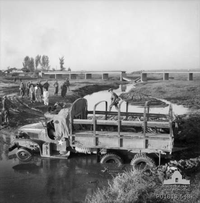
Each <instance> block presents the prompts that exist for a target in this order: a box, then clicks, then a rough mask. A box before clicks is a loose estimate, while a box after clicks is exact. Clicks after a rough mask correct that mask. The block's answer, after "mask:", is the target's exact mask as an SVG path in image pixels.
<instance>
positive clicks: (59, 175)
mask: <svg viewBox="0 0 200 203" xmlns="http://www.w3.org/2000/svg"><path fill="white" fill-rule="evenodd" d="M10 139H11V138H10V135H7V136H6V135H3V134H2V133H1V132H0V203H13V202H15V203H18V202H19V203H40V202H41V203H58V202H59V203H62V202H65V203H68V202H69V203H78V202H83V201H84V199H85V197H86V195H87V194H92V193H93V191H95V189H96V188H97V187H103V186H104V185H106V184H107V180H109V179H111V175H110V174H109V173H105V172H104V170H103V169H104V168H103V166H102V165H100V164H99V163H97V160H96V156H95V155H77V154H76V155H74V156H72V157H71V158H70V159H68V160H58V159H41V158H39V157H34V159H33V160H31V161H30V162H27V163H23V162H20V161H19V160H18V159H17V158H16V157H9V156H8V147H9V144H10Z"/></svg>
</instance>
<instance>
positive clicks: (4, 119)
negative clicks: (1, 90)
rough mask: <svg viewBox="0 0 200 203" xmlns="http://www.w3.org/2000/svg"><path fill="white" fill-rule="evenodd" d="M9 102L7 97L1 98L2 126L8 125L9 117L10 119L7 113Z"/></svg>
mask: <svg viewBox="0 0 200 203" xmlns="http://www.w3.org/2000/svg"><path fill="white" fill-rule="evenodd" d="M8 103H9V101H8V98H7V96H6V95H5V96H3V98H2V111H1V115H2V124H8V123H9V117H10V112H9V104H8Z"/></svg>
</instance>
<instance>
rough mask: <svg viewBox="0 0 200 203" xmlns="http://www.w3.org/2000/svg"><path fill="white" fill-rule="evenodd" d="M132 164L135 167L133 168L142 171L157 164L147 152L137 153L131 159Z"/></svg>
mask: <svg viewBox="0 0 200 203" xmlns="http://www.w3.org/2000/svg"><path fill="white" fill-rule="evenodd" d="M131 165H132V167H133V170H141V171H142V170H145V169H148V168H153V167H155V166H156V165H155V162H154V161H153V159H151V158H150V157H148V156H147V155H146V154H136V155H135V156H134V158H133V159H132V160H131Z"/></svg>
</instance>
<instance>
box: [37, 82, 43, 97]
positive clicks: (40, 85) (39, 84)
mask: <svg viewBox="0 0 200 203" xmlns="http://www.w3.org/2000/svg"><path fill="white" fill-rule="evenodd" d="M38 86H39V88H40V90H41V95H43V86H42V83H41V81H39V82H38Z"/></svg>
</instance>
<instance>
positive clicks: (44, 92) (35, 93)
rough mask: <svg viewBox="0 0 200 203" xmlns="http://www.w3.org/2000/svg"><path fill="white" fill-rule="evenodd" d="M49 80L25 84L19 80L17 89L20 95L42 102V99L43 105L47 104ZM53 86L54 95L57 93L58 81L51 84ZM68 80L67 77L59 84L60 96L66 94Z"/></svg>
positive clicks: (68, 84) (32, 100)
mask: <svg viewBox="0 0 200 203" xmlns="http://www.w3.org/2000/svg"><path fill="white" fill-rule="evenodd" d="M49 86H50V84H49V82H48V80H46V81H45V83H44V84H42V83H41V81H39V82H38V83H37V84H33V82H32V81H31V82H30V81H29V82H27V83H26V84H25V83H24V82H23V81H22V80H20V86H19V91H20V95H21V97H24V96H27V97H29V98H30V100H31V102H32V103H33V102H42V100H43V101H44V105H49ZM53 86H54V95H58V92H59V83H58V81H57V80H56V81H55V83H54V84H53ZM69 86H70V82H69V79H68V78H67V79H66V81H64V83H63V84H62V85H61V96H62V97H63V98H64V97H65V96H66V93H67V90H69Z"/></svg>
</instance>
